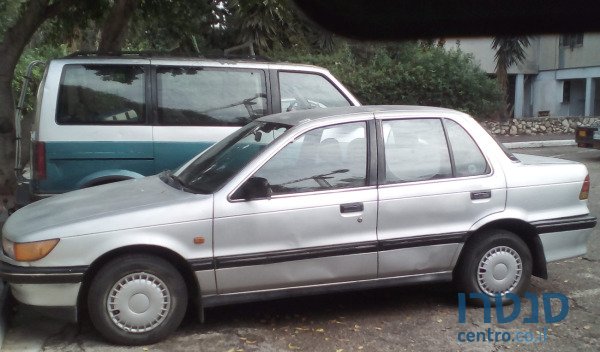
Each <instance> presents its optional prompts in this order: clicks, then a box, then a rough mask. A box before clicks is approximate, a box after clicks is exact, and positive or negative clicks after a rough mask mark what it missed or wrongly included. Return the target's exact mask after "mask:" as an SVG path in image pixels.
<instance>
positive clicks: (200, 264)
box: [188, 258, 215, 271]
mask: <svg viewBox="0 0 600 352" xmlns="http://www.w3.org/2000/svg"><path fill="white" fill-rule="evenodd" d="M188 263H189V264H190V266H191V267H192V270H193V271H200V270H210V269H214V268H215V261H214V260H213V259H212V258H202V259H191V260H188Z"/></svg>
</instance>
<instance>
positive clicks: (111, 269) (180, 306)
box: [87, 255, 188, 345]
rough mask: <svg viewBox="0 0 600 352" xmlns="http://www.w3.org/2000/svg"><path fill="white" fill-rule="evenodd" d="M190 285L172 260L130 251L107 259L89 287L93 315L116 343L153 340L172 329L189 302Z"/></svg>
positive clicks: (94, 322)
mask: <svg viewBox="0 0 600 352" xmlns="http://www.w3.org/2000/svg"><path fill="white" fill-rule="evenodd" d="M187 299H188V297H187V287H186V285H185V282H184V280H183V277H182V276H181V274H180V273H179V272H178V271H177V269H175V267H173V265H172V264H171V263H169V262H168V261H166V260H164V259H162V258H159V257H154V256H149V255H126V256H121V257H118V258H115V259H113V260H111V261H110V262H108V263H107V264H105V265H104V266H103V267H102V268H101V269H100V271H99V272H98V273H97V275H96V276H95V277H94V278H93V281H92V283H91V285H90V290H89V293H88V302H87V303H88V310H89V314H90V319H91V321H92V323H93V324H94V326H95V327H96V329H97V330H98V331H99V332H100V333H101V334H102V335H103V336H104V337H105V338H106V339H107V340H109V341H111V342H113V343H117V344H125V345H140V344H151V343H155V342H158V341H160V340H162V339H164V338H165V337H166V336H167V335H169V334H170V333H172V332H173V331H174V330H175V329H177V327H178V326H179V324H180V323H181V320H182V319H183V317H184V315H185V311H186V308H187Z"/></svg>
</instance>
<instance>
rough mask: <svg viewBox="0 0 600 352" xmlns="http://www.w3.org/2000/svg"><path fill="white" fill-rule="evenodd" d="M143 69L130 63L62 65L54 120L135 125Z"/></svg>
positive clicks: (140, 116) (141, 105)
mask: <svg viewBox="0 0 600 352" xmlns="http://www.w3.org/2000/svg"><path fill="white" fill-rule="evenodd" d="M144 76H145V75H144V70H143V68H142V67H141V66H132V65H126V66H125V65H65V67H64V70H63V76H62V80H61V83H60V88H59V91H58V104H57V108H56V121H57V122H58V123H59V124H65V125H84V124H91V125H104V124H139V123H144V122H145V116H144V99H145V94H144V86H145V83H144V81H145V77H144Z"/></svg>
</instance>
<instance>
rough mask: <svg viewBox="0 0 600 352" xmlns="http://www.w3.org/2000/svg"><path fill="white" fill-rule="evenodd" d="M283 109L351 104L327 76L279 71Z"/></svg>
mask: <svg viewBox="0 0 600 352" xmlns="http://www.w3.org/2000/svg"><path fill="white" fill-rule="evenodd" d="M279 89H280V91H281V111H284V112H285V111H292V110H307V109H315V108H333V107H339V106H350V105H351V104H350V102H349V101H348V99H346V98H345V97H344V96H343V95H342V93H340V91H339V90H337V88H336V87H335V86H334V85H333V84H332V83H331V82H329V80H327V78H325V77H323V76H321V75H318V74H313V73H300V72H279Z"/></svg>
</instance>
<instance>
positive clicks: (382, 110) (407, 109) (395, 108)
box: [258, 105, 462, 126]
mask: <svg viewBox="0 0 600 352" xmlns="http://www.w3.org/2000/svg"><path fill="white" fill-rule="evenodd" d="M357 114H361V115H364V114H374V115H377V114H385V115H389V114H394V115H397V117H398V118H402V117H406V118H408V117H416V116H419V117H421V116H430V117H438V116H444V115H445V116H447V115H457V114H461V115H462V113H460V112H458V111H456V110H451V109H446V108H437V107H431V106H415V105H363V106H347V107H340V108H326V109H310V110H296V111H291V112H282V113H279V114H273V115H267V116H263V117H261V118H259V119H258V121H264V122H273V123H282V124H286V125H292V126H296V125H300V124H304V123H308V122H312V121H316V120H320V121H322V120H327V119H336V118H339V117H341V116H345V115H357ZM322 122H325V121H322Z"/></svg>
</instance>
